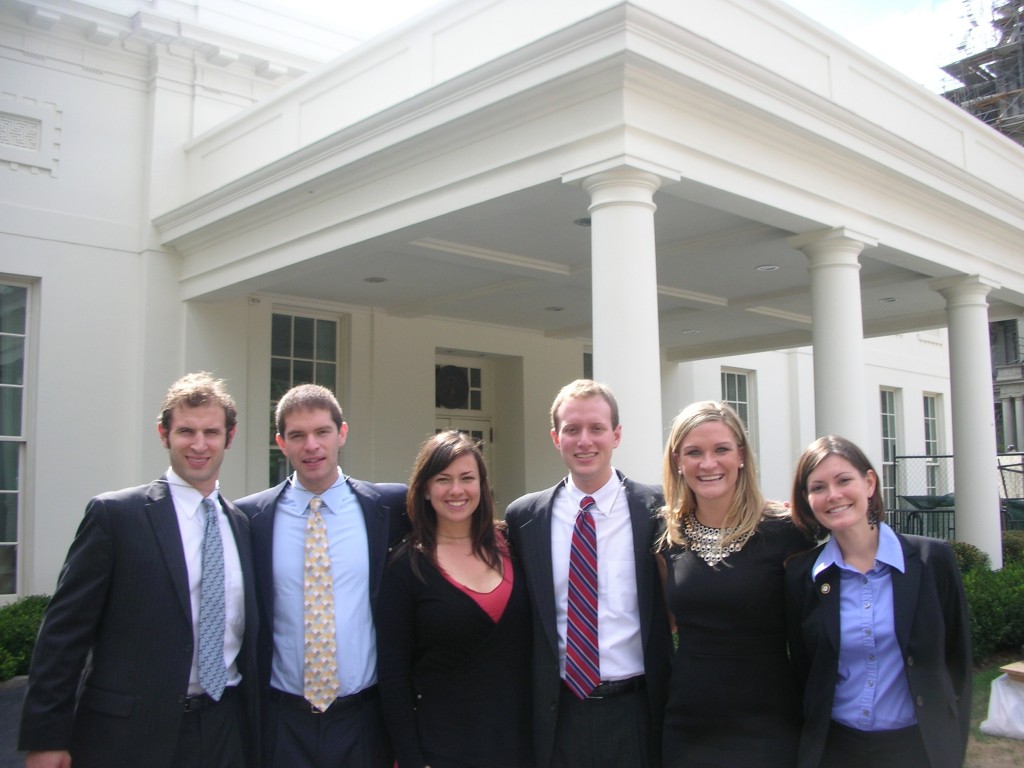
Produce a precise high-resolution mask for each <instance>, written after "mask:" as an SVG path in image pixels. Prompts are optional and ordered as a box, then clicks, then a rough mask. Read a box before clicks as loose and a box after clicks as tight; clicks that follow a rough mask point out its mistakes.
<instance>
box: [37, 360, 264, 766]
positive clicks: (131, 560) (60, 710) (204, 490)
mask: <svg viewBox="0 0 1024 768" xmlns="http://www.w3.org/2000/svg"><path fill="white" fill-rule="evenodd" d="M236 423H237V409H236V408H235V403H234V401H233V400H232V398H231V395H229V394H228V393H227V391H226V390H225V388H224V383H223V382H222V381H220V380H217V379H214V378H213V377H212V376H210V374H208V373H193V374H189V375H187V376H184V377H182V378H181V379H179V380H178V381H177V382H175V383H174V384H173V385H172V386H171V388H170V390H168V392H167V395H166V397H165V398H164V403H163V408H162V411H161V414H160V418H159V422H158V424H157V431H158V432H159V435H160V439H161V441H162V442H163V444H164V447H166V448H167V450H168V453H169V455H170V462H171V466H170V468H169V469H168V470H167V472H166V474H165V475H164V476H163V477H161V478H159V479H158V480H155V481H154V482H152V483H150V484H149V485H143V486H140V487H138V488H129V489H126V490H122V491H115V492H112V493H105V494H102V495H100V496H97V497H95V498H94V499H92V500H91V501H90V502H89V505H88V506H87V507H86V510H85V516H84V518H83V519H82V522H81V524H80V525H79V528H78V533H77V534H76V536H75V539H74V541H73V543H72V544H71V548H70V550H69V551H68V556H67V559H66V560H65V562H64V567H63V569H62V570H61V573H60V579H59V581H58V583H57V589H56V591H55V592H54V595H53V598H52V599H51V600H50V604H49V607H48V608H47V610H46V616H45V618H44V619H43V624H42V627H41V628H40V631H39V637H38V640H37V642H36V646H35V651H34V653H33V657H32V666H31V669H30V671H29V681H28V688H27V690H26V695H25V703H24V708H23V710H22V719H21V732H20V737H19V744H18V747H19V749H22V750H28V755H27V757H26V760H25V764H26V766H28V768H68V766H71V765H74V768H110V767H111V766H143V765H144V766H147V768H171V766H175V767H177V766H195V768H200V766H206V765H216V766H223V767H224V768H243V767H244V766H247V765H248V766H253V765H255V764H256V757H257V755H256V748H255V740H256V739H255V731H256V729H257V723H256V717H257V713H258V708H257V706H256V701H255V699H256V696H255V693H256V685H255V683H256V680H255V677H256V674H255V666H256V664H255V641H256V602H255V589H254V577H253V569H252V555H251V552H250V547H249V523H248V521H247V520H246V519H245V516H244V515H242V514H241V513H240V512H239V511H238V510H237V509H235V507H233V506H232V505H231V504H230V503H229V502H228V501H227V500H226V499H224V498H223V497H222V496H221V495H220V492H219V490H218V483H217V475H218V473H219V471H220V466H221V463H222V461H223V459H224V451H225V450H226V449H227V448H228V447H229V446H230V445H231V440H232V438H233V437H234V435H235V430H236Z"/></svg>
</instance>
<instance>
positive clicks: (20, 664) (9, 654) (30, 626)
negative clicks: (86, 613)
mask: <svg viewBox="0 0 1024 768" xmlns="http://www.w3.org/2000/svg"><path fill="white" fill-rule="evenodd" d="M49 602H50V596H49V595H30V596H28V597H23V598H21V599H20V600H17V601H15V602H13V603H10V604H9V605H5V606H3V607H2V608H0V680H7V679H8V678H11V677H13V676H14V675H24V674H26V673H27V672H28V665H29V662H30V661H31V660H32V648H33V647H34V646H35V644H36V635H37V634H38V633H39V625H40V624H41V623H42V621H43V613H44V612H45V611H46V606H47V604H48V603H49Z"/></svg>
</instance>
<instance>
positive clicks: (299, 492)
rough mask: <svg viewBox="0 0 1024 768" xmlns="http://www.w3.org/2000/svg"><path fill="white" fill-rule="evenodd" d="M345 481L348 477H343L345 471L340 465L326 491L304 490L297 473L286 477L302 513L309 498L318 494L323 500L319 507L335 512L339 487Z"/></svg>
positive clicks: (337, 504) (342, 485) (343, 484)
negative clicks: (335, 477) (321, 505)
mask: <svg viewBox="0 0 1024 768" xmlns="http://www.w3.org/2000/svg"><path fill="white" fill-rule="evenodd" d="M347 482H348V478H347V477H345V473H344V472H342V471H341V467H338V479H337V480H335V481H334V484H333V485H332V486H331V487H330V488H328V489H327V490H326V491H324V492H323V493H319V494H317V493H313V492H312V491H309V490H306V488H304V487H303V485H302V483H300V482H299V476H298V473H296V472H292V474H291V475H290V476H289V477H288V483H289V484H290V485H291V487H292V491H293V492H294V493H295V500H296V501H297V502H299V504H301V509H300V510H299V511H300V512H302V513H303V514H304V513H305V511H306V508H307V507H308V506H309V500H310V499H312V498H313V497H314V496H319V497H320V499H321V500H322V501H323V503H324V505H323V507H321V509H325V510H326V511H328V512H330V513H332V514H333V513H335V512H337V510H338V507H339V505H340V501H339V497H340V493H341V489H342V488H343V487H344V486H345V484H346V483H347Z"/></svg>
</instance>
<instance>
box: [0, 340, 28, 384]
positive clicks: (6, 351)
mask: <svg viewBox="0 0 1024 768" xmlns="http://www.w3.org/2000/svg"><path fill="white" fill-rule="evenodd" d="M24 369H25V339H24V337H22V336H0V384H19V385H20V384H21V383H22V371H23V370H24Z"/></svg>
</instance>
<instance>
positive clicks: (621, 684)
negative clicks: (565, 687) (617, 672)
mask: <svg viewBox="0 0 1024 768" xmlns="http://www.w3.org/2000/svg"><path fill="white" fill-rule="evenodd" d="M646 685H647V681H646V680H645V679H644V676H643V675H637V676H636V677H627V678H626V679H625V680H604V681H602V682H601V684H600V685H598V686H597V688H595V689H594V690H592V691H591V692H590V695H589V696H587V699H588V700H589V699H613V698H615V697H616V696H622V695H624V694H627V693H633V692H635V691H640V690H643V688H644V687H645V686H646Z"/></svg>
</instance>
